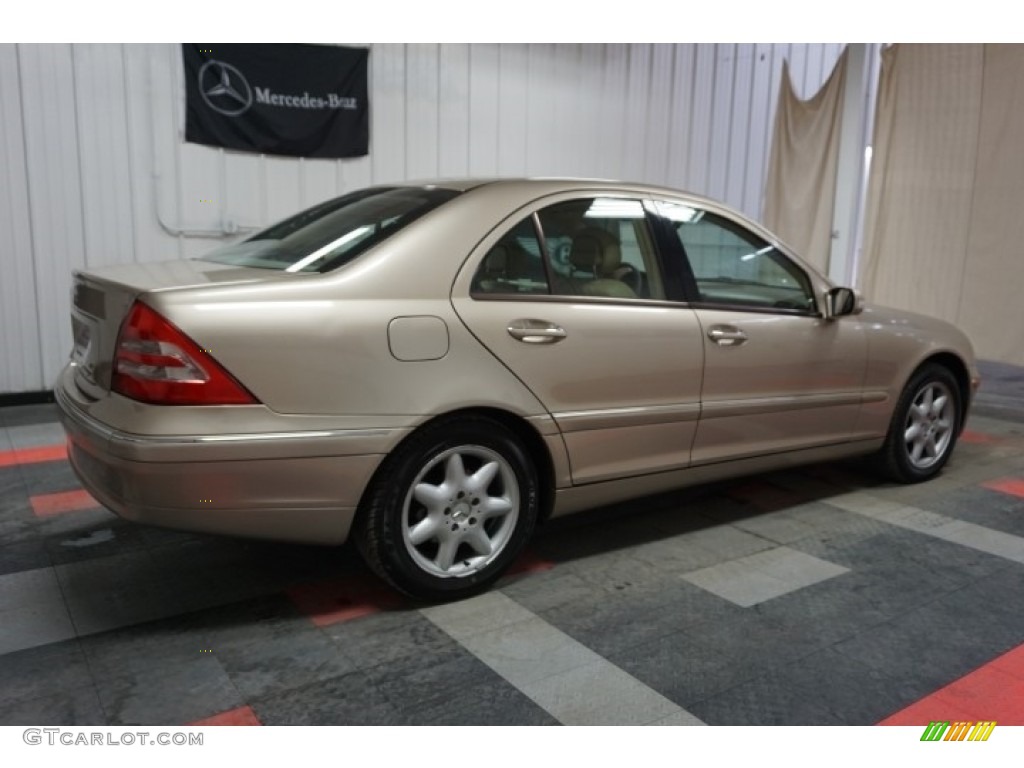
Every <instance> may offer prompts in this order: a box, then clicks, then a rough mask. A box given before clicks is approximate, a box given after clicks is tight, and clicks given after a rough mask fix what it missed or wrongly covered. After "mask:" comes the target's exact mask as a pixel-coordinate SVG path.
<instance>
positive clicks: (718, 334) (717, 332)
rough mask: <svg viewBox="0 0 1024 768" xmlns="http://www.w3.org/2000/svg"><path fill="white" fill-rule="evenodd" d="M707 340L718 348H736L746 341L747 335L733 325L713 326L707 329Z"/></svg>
mask: <svg viewBox="0 0 1024 768" xmlns="http://www.w3.org/2000/svg"><path fill="white" fill-rule="evenodd" d="M708 338H709V339H711V340H712V341H713V342H715V344H717V345H718V346H720V347H738V346H739V345H740V344H743V343H745V342H746V340H747V334H745V333H744V332H743V331H741V330H740V329H739V328H737V327H736V326H734V325H713V326H711V327H710V328H709V329H708Z"/></svg>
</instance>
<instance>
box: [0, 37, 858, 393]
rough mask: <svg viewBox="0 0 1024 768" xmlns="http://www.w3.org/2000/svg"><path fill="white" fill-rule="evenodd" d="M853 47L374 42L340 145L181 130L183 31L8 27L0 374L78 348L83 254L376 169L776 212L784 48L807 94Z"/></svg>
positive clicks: (4, 385) (129, 253) (377, 174)
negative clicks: (294, 147) (136, 34)
mask: <svg viewBox="0 0 1024 768" xmlns="http://www.w3.org/2000/svg"><path fill="white" fill-rule="evenodd" d="M840 50H841V46H839V45H803V44H801V45H786V44H764V45H753V44H744V45H732V44H729V45H718V44H714V45H713V44H701V45H694V44H683V45H654V44H628V45H625V44H623V45H591V44H583V45H561V44H559V45H534V44H503V45H495V44H486V45H485V44H481V45H475V44H474V45H452V44H443V45H429V44H417V45H401V44H387V45H373V46H371V55H370V80H371V83H370V100H371V101H370V109H371V139H370V155H369V156H368V157H365V158H358V159H354V160H341V161H331V160H302V159H291V158H288V159H285V158H277V157H269V156H267V157H265V156H257V155H247V154H241V153H235V152H224V151H222V150H217V149H211V148H208V147H203V146H198V145H194V144H185V143H183V141H182V135H183V123H184V117H183V105H184V95H183V82H182V77H183V75H182V67H181V60H180V50H179V48H178V46H174V45H123V46H121V45H102V44H96V45H92V44H90V45H63V44H61V45H0V303H2V306H0V393H3V392H21V391H34V390H41V389H46V388H48V387H49V386H50V385H51V384H52V382H53V380H54V378H55V376H56V375H57V372H58V371H59V370H60V368H61V366H62V365H63V364H64V360H65V358H66V357H67V353H68V351H69V350H70V347H71V338H70V328H69V323H68V320H67V317H68V301H69V288H70V276H71V271H72V270H73V269H74V268H76V267H80V266H82V265H97V264H103V263H111V262H129V261H154V260H159V259H168V258H176V257H188V256H196V255H199V254H201V253H202V252H203V251H205V250H207V249H209V248H210V247H212V246H213V245H214V244H215V243H216V242H217V240H218V239H220V238H222V237H223V236H224V234H225V232H234V231H238V230H244V229H246V228H250V227H256V226H262V225H264V224H267V223H269V222H271V221H273V220H275V219H278V218H281V217H283V216H286V215H288V214H290V213H293V212H294V211H296V210H299V209H301V208H303V207H305V206H308V205H311V204H312V203H315V202H317V201H319V200H322V199H325V198H328V197H331V196H334V195H337V194H340V193H342V192H345V191H347V190H350V189H355V188H359V187H362V186H366V185H369V184H372V183H380V182H392V181H400V180H404V179H412V178H424V177H430V176H464V175H471V176H494V175H499V176H522V175H535V176H554V175H572V176H596V177H605V178H625V179H631V180H639V181H649V182H654V183H664V184H668V185H670V186H675V187H682V188H688V189H691V190H693V191H696V192H701V193H704V194H707V195H710V196H712V197H716V198H719V199H722V200H725V201H726V202H728V203H730V204H732V205H734V206H736V207H737V208H740V209H741V210H743V211H745V212H746V213H748V214H750V215H752V216H755V217H756V216H759V214H760V211H761V198H762V194H763V188H764V176H765V169H766V167H767V162H768V158H767V152H768V147H769V145H770V140H771V136H770V133H771V125H772V116H773V113H774V109H775V102H776V98H777V93H778V82H779V77H780V74H781V71H782V62H783V60H784V59H788V60H789V62H790V66H791V69H792V72H793V77H794V80H795V81H796V84H797V88H798V89H800V90H801V92H802V95H804V96H809V95H811V94H812V93H814V92H815V91H816V90H817V88H818V87H819V86H820V84H821V83H822V82H823V81H824V80H825V78H826V77H827V76H828V73H829V72H830V71H831V68H832V66H833V64H834V63H835V60H836V58H837V57H838V55H839V52H840ZM204 201H211V202H204Z"/></svg>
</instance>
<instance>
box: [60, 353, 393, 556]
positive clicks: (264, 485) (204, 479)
mask: <svg viewBox="0 0 1024 768" xmlns="http://www.w3.org/2000/svg"><path fill="white" fill-rule="evenodd" d="M71 387H74V384H73V382H72V381H70V379H69V376H68V374H67V372H65V374H64V375H63V376H62V377H61V380H60V381H59V382H58V384H57V386H56V387H55V388H54V395H55V399H56V401H57V405H58V407H59V411H60V418H61V422H62V423H63V426H64V430H65V432H66V433H67V440H68V458H69V459H70V461H71V465H72V467H73V469H74V471H75V473H76V474H77V475H78V477H79V479H80V480H81V482H82V484H83V486H84V487H85V488H86V490H88V491H89V492H90V493H91V494H92V495H93V496H95V497H96V499H97V500H98V501H99V502H100V503H101V504H103V505H104V506H105V507H108V508H109V509H110V510H112V511H113V512H115V513H116V514H118V515H120V516H121V517H124V518H126V519H128V520H133V521H136V522H140V523H147V524H151V525H159V526H163V527H168V528H175V529H179V530H190V531H201V532H207V533H218V534H227V535H232V536H248V537H255V538H266V539H275V540H281V541H296V542H306V543H317V544H340V543H342V542H344V541H345V540H346V538H347V537H348V534H349V530H350V528H351V526H352V521H353V518H354V517H355V512H356V509H357V507H358V505H359V499H360V497H361V496H362V493H363V490H364V489H365V487H366V485H367V484H368V483H369V481H370V479H371V477H372V476H373V473H374V471H375V470H376V469H377V466H378V465H379V464H380V461H381V460H382V459H383V457H384V454H383V452H381V453H376V452H375V453H364V452H357V451H363V450H365V448H366V447H367V445H368V443H369V444H371V445H374V447H375V445H376V444H386V443H389V442H391V441H392V440H394V439H395V437H396V436H395V434H394V432H395V430H391V429H385V430H326V431H320V432H289V433H262V434H216V435H188V436H168V435H160V436H146V435H139V434H132V433H128V432H125V431H123V430H119V429H114V428H112V427H110V426H108V425H106V424H104V423H102V422H101V421H99V420H97V419H95V418H93V417H92V416H90V415H89V414H88V413H87V412H86V409H85V408H84V407H82V405H81V404H80V403H79V402H76V400H77V397H76V394H77V393H75V392H74V390H72V389H71ZM400 431H401V430H400Z"/></svg>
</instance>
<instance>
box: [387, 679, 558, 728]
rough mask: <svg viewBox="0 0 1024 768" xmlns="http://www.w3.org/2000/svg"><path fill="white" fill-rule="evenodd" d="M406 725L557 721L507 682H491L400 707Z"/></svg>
mask: <svg viewBox="0 0 1024 768" xmlns="http://www.w3.org/2000/svg"><path fill="white" fill-rule="evenodd" d="M402 720H403V723H404V724H407V725H558V724H559V722H558V720H556V719H555V718H554V717H552V716H551V715H550V714H548V713H547V712H545V711H544V710H543V709H541V708H540V707H539V706H537V705H536V704H535V703H534V702H533V701H531V700H530V699H529V698H527V697H526V696H525V695H523V694H522V693H520V692H519V691H517V690H516V689H515V688H513V687H512V686H511V685H509V684H508V683H505V682H503V681H493V682H487V683H482V684H480V685H476V686H473V687H470V688H466V689H464V690H461V691H459V693H458V694H457V695H456V696H453V697H452V698H450V699H445V700H442V701H438V702H435V703H433V704H431V705H418V706H415V707H411V708H407V709H403V710H402Z"/></svg>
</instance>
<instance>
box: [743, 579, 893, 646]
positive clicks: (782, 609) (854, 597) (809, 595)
mask: <svg viewBox="0 0 1024 768" xmlns="http://www.w3.org/2000/svg"><path fill="white" fill-rule="evenodd" d="M848 575H849V574H843V575H841V576H839V577H837V578H835V579H831V580H830V581H828V582H821V583H819V584H814V585H811V586H809V587H805V588H803V589H798V590H796V591H795V592H790V593H789V594H786V595H782V596H781V597H776V598H774V599H772V600H768V601H767V602H764V603H761V604H760V605H757V606H755V607H754V609H753V610H754V612H755V613H756V614H757V615H759V616H763V617H765V618H767V619H771V620H773V621H776V622H778V623H779V624H780V625H782V626H785V627H787V628H788V629H790V630H791V631H793V632H797V633H800V634H802V635H804V636H806V637H808V638H809V639H811V640H812V641H813V642H816V643H818V644H819V645H821V646H825V645H828V644H830V643H833V642H836V641H838V640H841V639H843V638H845V637H850V636H851V635H854V634H857V633H858V632H862V631H864V630H865V629H866V628H868V627H872V626H875V625H876V624H880V623H882V622H884V621H886V620H887V619H888V618H889V617H890V614H889V613H886V612H885V611H884V610H881V609H880V608H879V607H878V606H877V605H875V604H873V603H872V602H871V601H869V600H868V599H866V598H864V597H862V596H861V595H860V594H859V593H857V592H856V591H854V590H852V589H848V588H846V587H845V586H844V585H843V583H842V582H843V579H845V578H847V577H848Z"/></svg>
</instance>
